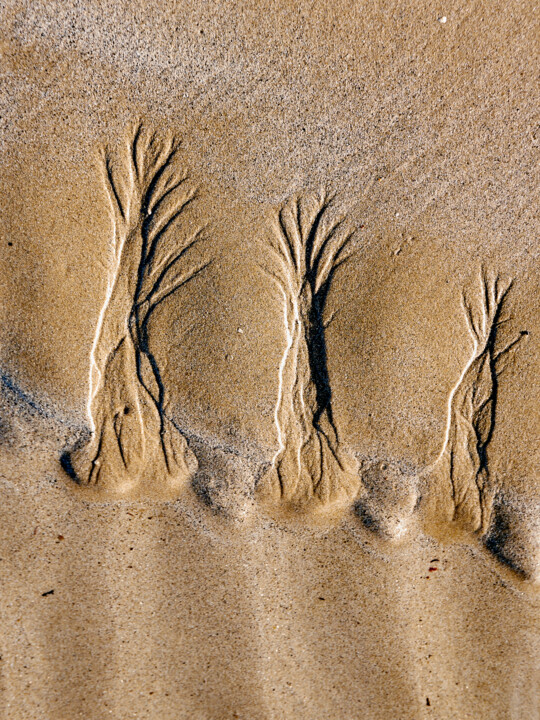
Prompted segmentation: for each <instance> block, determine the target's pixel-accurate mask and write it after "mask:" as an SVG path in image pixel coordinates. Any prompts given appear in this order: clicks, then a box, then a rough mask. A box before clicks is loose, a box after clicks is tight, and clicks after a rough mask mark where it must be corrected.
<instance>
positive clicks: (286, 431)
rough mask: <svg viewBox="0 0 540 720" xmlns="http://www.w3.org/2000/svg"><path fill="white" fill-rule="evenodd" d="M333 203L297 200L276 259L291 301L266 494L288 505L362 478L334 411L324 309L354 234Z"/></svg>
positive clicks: (280, 227)
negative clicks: (274, 449)
mask: <svg viewBox="0 0 540 720" xmlns="http://www.w3.org/2000/svg"><path fill="white" fill-rule="evenodd" d="M329 209H330V200H329V198H328V197H327V196H326V195H324V194H321V195H320V196H317V197H307V198H304V199H291V200H289V202H287V203H286V204H285V205H284V207H282V208H281V210H280V211H279V212H278V214H277V217H276V223H275V238H276V242H275V244H273V245H272V246H271V247H272V250H273V256H274V260H275V261H276V264H277V267H278V268H279V269H277V270H273V269H268V268H265V270H266V271H267V272H268V273H269V274H270V275H271V276H272V278H273V279H274V280H275V281H276V283H277V285H278V288H279V289H280V291H281V294H282V297H283V304H284V320H285V333H286V338H287V344H286V348H285V352H284V354H283V357H282V361H281V364H280V368H279V389H278V400H277V405H276V411H275V423H276V427H277V433H278V441H279V447H278V450H277V452H276V455H275V456H274V459H273V462H272V467H271V469H270V472H269V474H268V475H267V476H266V477H265V478H264V479H263V481H262V486H261V489H262V491H263V492H270V494H271V495H272V496H273V497H274V498H275V499H278V498H279V499H280V500H281V502H284V503H285V504H290V505H292V506H300V505H302V504H304V503H306V502H308V501H310V500H312V499H316V500H318V501H320V502H321V503H323V504H328V503H331V502H333V501H336V500H339V499H345V498H350V497H351V496H352V495H353V494H354V492H355V491H356V489H357V487H358V484H359V478H358V469H357V463H356V460H355V458H354V457H353V456H352V455H349V454H348V453H346V452H345V451H344V450H343V449H342V448H341V447H340V444H339V437H338V432H337V429H336V425H335V422H334V418H333V414H332V393H331V389H330V382H329V377H328V367H327V356H326V342H325V327H326V325H327V324H328V323H326V324H325V321H324V310H325V305H326V300H327V297H328V291H329V288H330V283H331V281H332V279H333V276H334V274H335V272H336V271H337V269H338V268H339V267H340V266H341V265H342V264H343V263H344V262H345V261H346V260H347V258H348V257H349V256H348V255H346V253H345V251H346V249H347V248H348V247H349V245H350V241H351V239H352V237H353V235H354V231H351V230H350V228H348V227H347V226H346V224H345V223H344V222H343V221H342V220H337V221H334V222H330V218H329V217H328V216H329V214H330V213H329Z"/></svg>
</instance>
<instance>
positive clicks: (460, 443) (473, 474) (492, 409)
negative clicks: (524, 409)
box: [434, 271, 527, 534]
mask: <svg viewBox="0 0 540 720" xmlns="http://www.w3.org/2000/svg"><path fill="white" fill-rule="evenodd" d="M511 287H512V282H508V283H506V284H503V283H501V281H500V279H499V278H498V277H496V276H489V275H488V274H487V273H486V272H485V271H482V272H481V274H480V290H479V293H478V295H477V297H476V298H473V297H471V298H470V299H469V298H467V297H466V296H465V295H464V296H463V299H462V302H463V309H464V312H465V317H466V319H467V324H468V327H469V332H470V334H471V338H472V341H473V350H472V354H471V357H470V360H469V362H468V364H467V365H466V367H465V368H464V370H463V372H462V374H461V377H460V379H459V381H458V383H457V385H456V386H455V388H454V389H453V391H452V392H451V394H450V399H449V410H448V422H447V431H446V437H445V441H444V445H443V449H442V452H441V455H440V457H439V459H438V460H437V462H436V463H435V466H434V471H435V477H436V478H438V481H439V483H440V484H441V485H442V486H443V487H444V488H447V489H445V490H443V496H444V497H445V498H446V501H445V503H444V505H445V508H446V509H445V510H444V512H443V515H444V516H445V517H446V518H447V519H449V520H451V521H453V522H457V523H458V524H459V525H460V526H461V527H463V528H464V529H467V530H472V531H473V532H478V533H480V534H484V533H485V532H486V530H487V528H488V526H489V522H490V518H491V510H492V504H493V498H494V496H495V494H496V492H497V483H496V481H495V478H494V477H493V476H492V474H491V473H490V470H489V464H488V445H489V443H490V441H491V438H492V436H493V432H494V428H495V421H496V406H497V391H498V386H499V378H500V375H501V373H502V372H503V370H504V367H505V363H506V362H508V360H509V358H510V356H511V355H512V353H513V350H515V348H516V346H517V344H518V343H519V342H520V340H521V339H522V338H523V336H524V335H526V334H527V332H526V331H522V332H521V333H520V334H519V335H517V337H514V338H513V339H511V340H510V341H507V342H506V344H504V342H501V338H500V335H501V329H502V327H503V326H504V324H505V323H506V322H508V321H509V319H510V317H509V316H508V314H507V312H506V306H507V301H508V295H509V292H510V290H511Z"/></svg>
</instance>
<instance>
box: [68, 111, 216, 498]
mask: <svg viewBox="0 0 540 720" xmlns="http://www.w3.org/2000/svg"><path fill="white" fill-rule="evenodd" d="M178 151H179V142H178V141H177V140H176V139H175V138H174V137H172V136H167V135H165V134H160V133H156V132H149V131H148V130H147V129H145V128H143V127H142V126H141V125H138V126H137V127H135V128H134V129H133V131H132V133H131V134H130V137H129V139H128V141H127V142H126V144H125V145H124V147H123V149H121V150H120V151H117V152H112V151H111V150H110V149H109V148H105V149H104V150H103V154H102V158H101V159H102V168H103V174H104V184H105V188H106V190H107V193H108V197H109V201H110V208H111V217H112V222H113V228H114V230H113V236H114V237H113V259H112V269H111V272H110V276H109V282H108V289H107V296H106V299H105V302H104V305H103V308H102V311H101V314H100V317H99V322H98V327H97V331H96V335H95V340H94V344H93V347H92V353H91V369H90V391H89V403H88V412H89V415H90V419H91V429H92V435H91V438H90V441H89V442H88V444H87V445H85V446H83V447H80V448H77V449H75V450H74V451H72V452H71V453H69V454H66V455H64V457H63V464H64V467H65V468H66V470H67V471H68V472H69V473H70V474H71V475H72V476H73V477H74V478H75V479H76V480H77V481H78V482H79V483H80V484H87V485H92V486H97V487H99V488H103V489H104V490H107V491H111V492H113V493H119V494H122V495H123V494H126V493H133V494H135V495H148V496H153V495H156V496H163V495H165V496H174V494H175V493H176V492H177V491H178V489H179V488H180V487H181V486H182V485H183V484H184V483H185V481H186V480H187V479H188V478H189V477H190V475H191V474H192V473H193V472H194V471H195V469H196V467H197V462H196V459H195V457H194V455H193V453H192V451H191V450H190V449H189V447H188V445H187V441H186V439H185V438H184V436H183V435H182V434H181V433H180V432H179V430H178V429H177V427H176V426H175V425H174V424H173V422H172V421H171V420H170V419H169V415H168V412H167V394H166V391H165V386H164V384H163V380H162V377H161V373H160V370H159V366H158V363H157V361H156V358H155V357H154V355H153V354H152V352H151V349H150V344H149V323H150V319H151V317H152V315H153V313H154V311H155V310H156V308H157V307H158V306H159V305H160V304H161V303H162V302H163V301H164V300H166V299H167V298H169V297H170V296H171V295H172V294H173V293H174V292H175V291H176V290H178V289H179V288H180V287H181V286H182V285H185V284H186V283H187V282H188V281H189V280H191V279H192V278H193V277H194V276H195V275H197V274H198V273H200V272H201V271H202V270H203V268H204V267H206V264H199V265H196V264H194V263H193V262H190V261H189V258H190V252H189V251H190V250H191V248H193V246H194V245H195V244H196V243H197V241H198V240H199V239H200V238H201V234H202V228H193V227H191V228H188V227H186V226H187V225H188V223H187V221H186V219H185V218H186V209H187V207H188V205H189V204H190V203H191V202H192V201H193V199H194V196H195V191H194V189H193V187H192V186H191V185H190V183H189V181H188V179H187V177H186V175H185V174H184V173H183V172H181V168H180V167H179V157H178V154H179V153H178Z"/></svg>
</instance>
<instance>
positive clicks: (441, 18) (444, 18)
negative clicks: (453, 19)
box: [439, 15, 447, 25]
mask: <svg viewBox="0 0 540 720" xmlns="http://www.w3.org/2000/svg"><path fill="white" fill-rule="evenodd" d="M446 19H447V18H446V15H443V16H442V17H440V18H439V22H440V23H442V24H443V25H444V23H445V22H446Z"/></svg>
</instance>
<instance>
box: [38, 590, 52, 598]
mask: <svg viewBox="0 0 540 720" xmlns="http://www.w3.org/2000/svg"><path fill="white" fill-rule="evenodd" d="M47 595H54V590H47V592H44V593H41V597H47Z"/></svg>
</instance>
